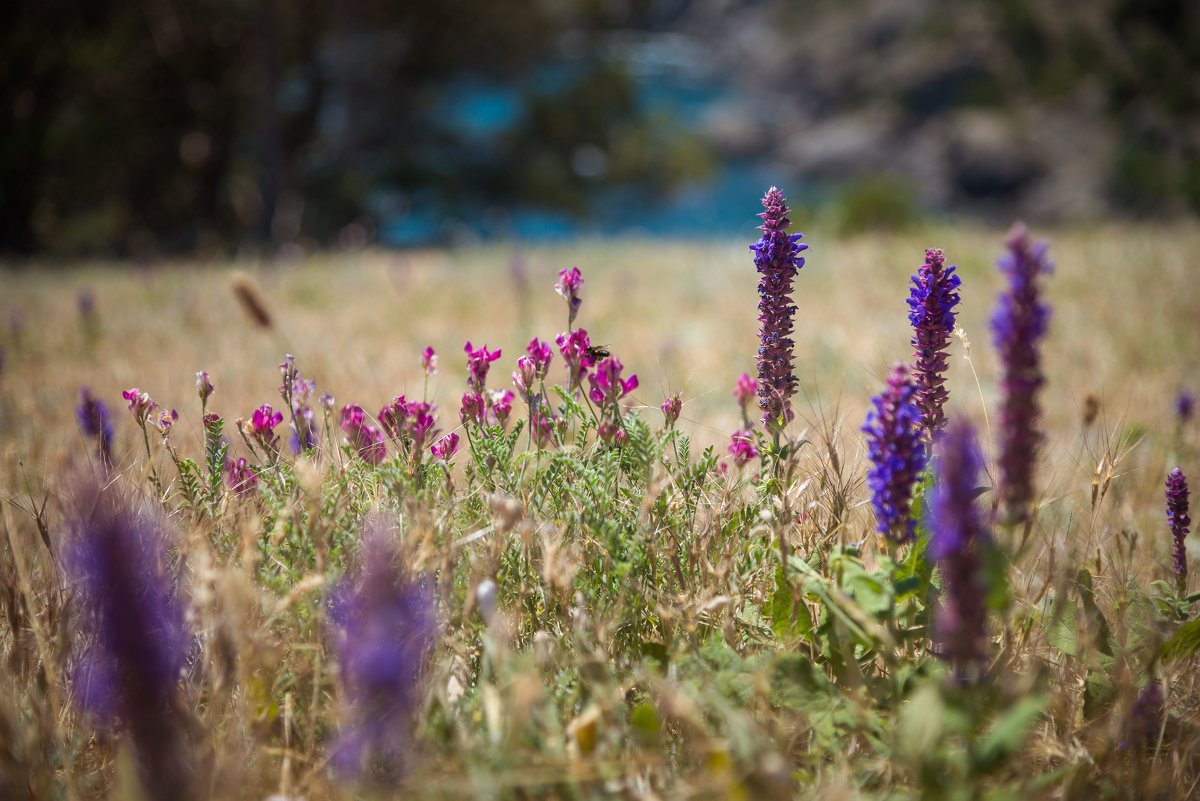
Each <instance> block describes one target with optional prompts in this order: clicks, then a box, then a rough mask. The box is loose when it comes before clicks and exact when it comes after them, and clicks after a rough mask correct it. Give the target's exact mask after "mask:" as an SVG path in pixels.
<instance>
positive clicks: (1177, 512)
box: [1167, 467, 1192, 592]
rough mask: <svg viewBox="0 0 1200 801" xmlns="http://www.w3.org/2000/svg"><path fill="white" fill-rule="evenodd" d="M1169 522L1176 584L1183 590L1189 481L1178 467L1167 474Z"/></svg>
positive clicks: (1185, 570) (1189, 521) (1189, 523)
mask: <svg viewBox="0 0 1200 801" xmlns="http://www.w3.org/2000/svg"><path fill="white" fill-rule="evenodd" d="M1167 523H1168V524H1169V525H1170V527H1171V538H1172V540H1173V544H1174V562H1175V584H1176V585H1177V586H1178V588H1179V591H1180V592H1183V591H1184V588H1185V587H1186V586H1187V548H1186V545H1185V541H1186V540H1187V535H1188V531H1189V529H1188V526H1190V525H1191V524H1192V519H1191V518H1190V517H1188V481H1187V476H1185V475H1184V474H1183V471H1182V470H1180V469H1179V468H1178V467H1176V468H1175V469H1174V470H1172V471H1171V472H1170V473H1168V474H1167Z"/></svg>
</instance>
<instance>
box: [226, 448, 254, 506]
mask: <svg viewBox="0 0 1200 801" xmlns="http://www.w3.org/2000/svg"><path fill="white" fill-rule="evenodd" d="M225 481H226V482H227V483H228V484H229V488H230V489H231V490H233V492H234V494H236V495H238V496H241V497H245V496H247V495H252V494H254V491H255V490H256V489H257V488H258V476H257V475H255V473H254V471H253V470H252V469H251V468H250V466H249V465H247V464H246V460H245V459H243V458H241V457H238V458H237V459H227V460H226V461H225Z"/></svg>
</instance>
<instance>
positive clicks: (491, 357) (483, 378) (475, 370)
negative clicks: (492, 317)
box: [463, 342, 500, 392]
mask: <svg viewBox="0 0 1200 801" xmlns="http://www.w3.org/2000/svg"><path fill="white" fill-rule="evenodd" d="M463 350H464V351H466V354H467V386H469V387H470V388H471V389H473V390H475V391H476V392H483V389H484V386H485V385H486V384H487V374H488V369H489V368H490V367H491V365H492V362H494V361H496V359H499V358H500V351H499V350H498V349H497V350H488V349H487V345H483V346H481V347H479V348H472V347H471V343H470V342H467V344H466V346H465V347H464V348H463Z"/></svg>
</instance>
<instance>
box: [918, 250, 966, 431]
mask: <svg viewBox="0 0 1200 801" xmlns="http://www.w3.org/2000/svg"><path fill="white" fill-rule="evenodd" d="M961 283H962V282H961V280H960V279H959V277H958V275H956V269H955V267H954V265H950V266H949V267H947V266H946V256H945V254H944V253H943V252H942V251H941V250H940V249H937V248H931V249H929V250H927V251H925V263H924V264H922V265H921V267H920V268H919V269H918V270H917V274H916V275H914V276H913V277H912V284H913V285H912V289H911V290H910V291H909V298H908V306H909V309H910V311H909V313H908V319H909V322H911V323H912V327H913V337H912V340H911V342H912V346H913V358H914V360H915V361H914V364H913V381H914V383H916V385H917V407H918V408H919V409H920V410H921V425H922V427H923V428H924V429H925V431H926V435H927V436H928V437H929V439H931V440H932V439H933V438H934V437H936V436H937V434H938V433H939V432H940V431H941V430H942V429H943V428H945V427H946V415H945V412H944V411H943V407H944V406H945V405H946V399H947V398H948V397H949V393H948V392H947V391H946V387H945V384H946V378H945V375H946V370H947V368H948V367H949V364H948V361H949V355H948V354H947V351H948V350H949V346H950V336H951V335H952V334H953V333H954V320H955V316H956V315H955V311H954V307H955V306H957V305H958V301H959V294H958V287H959V285H960V284H961Z"/></svg>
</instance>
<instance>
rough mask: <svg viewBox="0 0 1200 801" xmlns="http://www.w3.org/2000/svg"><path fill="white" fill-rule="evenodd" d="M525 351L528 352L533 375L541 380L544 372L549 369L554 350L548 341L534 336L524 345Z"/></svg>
mask: <svg viewBox="0 0 1200 801" xmlns="http://www.w3.org/2000/svg"><path fill="white" fill-rule="evenodd" d="M525 353H526V354H528V356H529V359H530V362H531V363H532V365H533V372H534V376H535V377H536V378H537V379H538V380H539V381H541V380H543V379H544V378H545V377H546V373H548V372H549V371H550V362H551V361H552V360H553V359H554V350H553V349H552V348H551V347H550V343H549V342H544V341H542V340H540V339H538V338H537V337H534V338H533V339H531V340H529V344H528V345H526V346H525ZM518 361H519V360H518Z"/></svg>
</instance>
